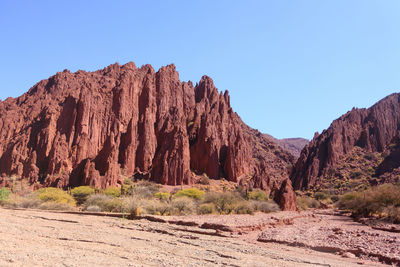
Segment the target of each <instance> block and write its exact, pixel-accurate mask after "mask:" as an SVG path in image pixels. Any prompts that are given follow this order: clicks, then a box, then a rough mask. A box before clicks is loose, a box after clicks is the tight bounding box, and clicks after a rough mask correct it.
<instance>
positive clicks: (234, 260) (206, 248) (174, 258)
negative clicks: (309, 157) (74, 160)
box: [0, 209, 381, 267]
mask: <svg viewBox="0 0 400 267" xmlns="http://www.w3.org/2000/svg"><path fill="white" fill-rule="evenodd" d="M0 216H1V217H0V218H1V219H0V266H212V265H227V266H296V267H299V266H346V267H347V266H360V264H363V265H362V266H381V265H380V264H379V263H372V262H368V261H365V260H360V259H357V258H344V257H341V256H339V255H334V254H329V253H322V252H316V251H313V250H309V249H305V248H295V247H290V246H286V245H279V244H274V243H267V244H264V243H260V242H257V241H256V238H257V235H256V234H254V238H252V234H248V235H247V236H246V238H245V239H244V238H243V237H244V236H243V235H242V236H240V235H232V236H231V235H230V234H228V233H222V234H223V235H227V236H218V235H216V231H215V230H211V229H209V230H207V229H201V228H199V227H189V226H178V225H174V224H167V223H157V222H150V221H147V220H135V221H130V220H126V219H118V218H109V217H96V216H86V215H73V214H60V213H51V212H45V211H31V210H6V209H0ZM247 238H248V240H247Z"/></svg>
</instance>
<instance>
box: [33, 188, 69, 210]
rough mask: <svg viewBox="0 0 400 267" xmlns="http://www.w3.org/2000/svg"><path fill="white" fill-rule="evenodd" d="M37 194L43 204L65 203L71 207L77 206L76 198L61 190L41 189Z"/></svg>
mask: <svg viewBox="0 0 400 267" xmlns="http://www.w3.org/2000/svg"><path fill="white" fill-rule="evenodd" d="M36 194H37V196H38V198H39V199H40V200H41V201H42V202H53V203H65V204H69V205H71V206H75V205H76V203H75V200H74V198H73V197H72V196H71V195H69V194H68V193H67V192H66V191H64V190H62V189H60V188H54V187H47V188H41V189H39V190H37V191H36Z"/></svg>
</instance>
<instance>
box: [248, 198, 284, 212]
mask: <svg viewBox="0 0 400 267" xmlns="http://www.w3.org/2000/svg"><path fill="white" fill-rule="evenodd" d="M253 207H254V209H255V210H256V211H260V212H264V213H270V212H276V211H279V210H280V208H279V205H278V204H276V203H275V202H274V201H273V200H269V201H253Z"/></svg>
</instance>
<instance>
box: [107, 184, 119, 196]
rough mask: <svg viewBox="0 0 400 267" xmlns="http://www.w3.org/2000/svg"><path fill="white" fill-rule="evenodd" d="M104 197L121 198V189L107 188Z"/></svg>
mask: <svg viewBox="0 0 400 267" xmlns="http://www.w3.org/2000/svg"><path fill="white" fill-rule="evenodd" d="M104 195H107V196H111V197H119V196H121V188H118V187H115V186H111V187H107V188H106V190H104Z"/></svg>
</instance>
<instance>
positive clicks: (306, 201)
mask: <svg viewBox="0 0 400 267" xmlns="http://www.w3.org/2000/svg"><path fill="white" fill-rule="evenodd" d="M297 205H298V206H299V209H300V210H307V209H310V208H314V209H318V208H319V207H321V203H320V202H319V201H318V200H316V199H313V198H310V197H301V196H300V197H297Z"/></svg>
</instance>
